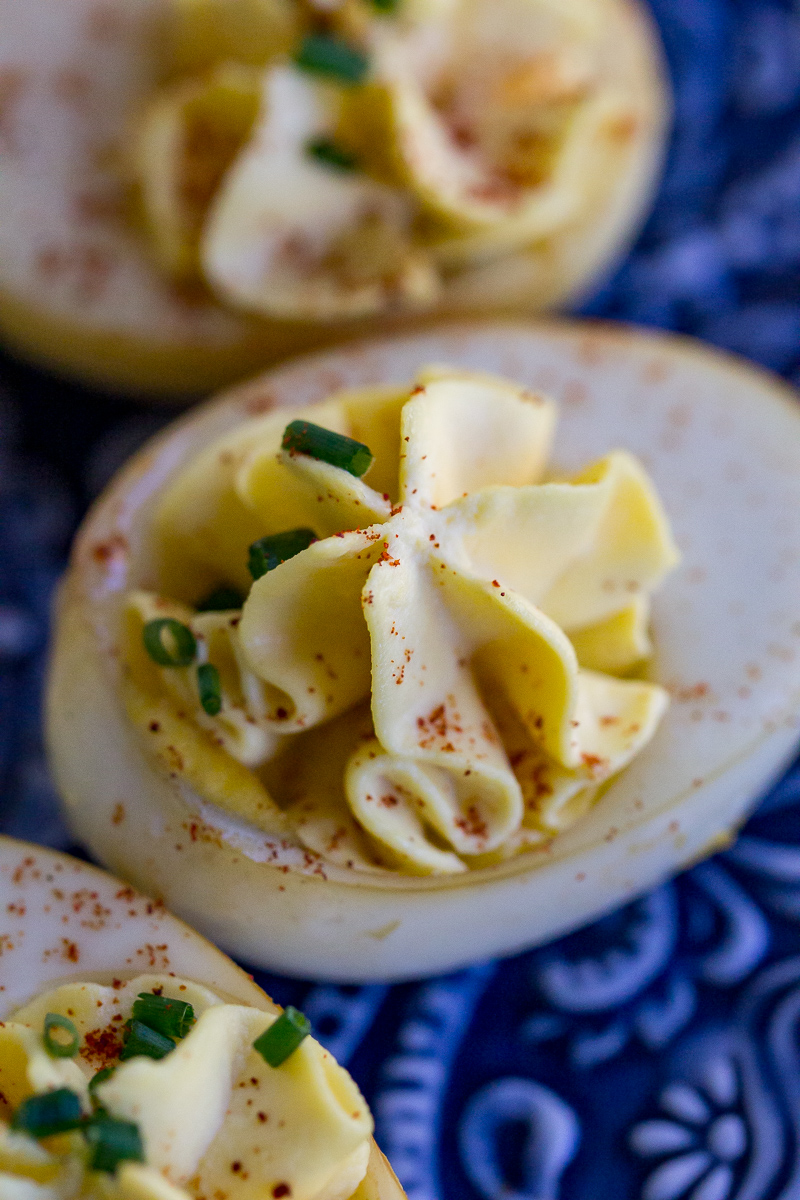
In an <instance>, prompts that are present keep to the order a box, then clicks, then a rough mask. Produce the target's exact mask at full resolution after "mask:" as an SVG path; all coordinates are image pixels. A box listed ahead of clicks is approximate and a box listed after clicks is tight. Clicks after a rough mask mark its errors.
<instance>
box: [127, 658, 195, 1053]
mask: <svg viewBox="0 0 800 1200" xmlns="http://www.w3.org/2000/svg"><path fill="white" fill-rule="evenodd" d="M206 665H207V664H206ZM202 669H203V668H202V667H201V668H200V670H202ZM212 669H215V668H212ZM133 1018H134V1020H135V1021H141V1022H142V1023H143V1024H144V1025H149V1027H150V1028H151V1029H154V1030H155V1031H156V1033H163V1035H164V1037H168V1038H182V1037H186V1034H187V1033H188V1032H189V1030H190V1029H191V1028H192V1026H193V1025H194V1020H195V1018H194V1008H193V1007H192V1005H191V1004H187V1003H186V1001H185V1000H172V999H170V997H169V996H156V995H155V994H154V993H153V992H139V998H138V1000H134V1002H133Z"/></svg>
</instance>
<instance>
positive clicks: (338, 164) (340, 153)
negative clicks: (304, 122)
mask: <svg viewBox="0 0 800 1200" xmlns="http://www.w3.org/2000/svg"><path fill="white" fill-rule="evenodd" d="M306 154H310V155H311V157H312V158H316V159H318V160H319V162H321V163H324V164H325V166H326V167H334V168H335V169H336V170H337V171H355V170H356V168H357V167H358V159H357V158H356V156H355V155H354V154H351V153H350V151H349V150H345V148H344V147H343V146H337V145H336V142H332V141H331V140H330V138H324V137H320V138H312V139H311V141H310V142H306Z"/></svg>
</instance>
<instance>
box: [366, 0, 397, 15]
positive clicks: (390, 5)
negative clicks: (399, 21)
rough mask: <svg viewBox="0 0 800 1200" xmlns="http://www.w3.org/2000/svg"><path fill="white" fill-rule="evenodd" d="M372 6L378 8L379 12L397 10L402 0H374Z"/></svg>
mask: <svg viewBox="0 0 800 1200" xmlns="http://www.w3.org/2000/svg"><path fill="white" fill-rule="evenodd" d="M372 7H373V8H377V10H378V12H386V13H393V12H397V10H398V8H399V7H400V0H372Z"/></svg>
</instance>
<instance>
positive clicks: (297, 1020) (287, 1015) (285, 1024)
mask: <svg viewBox="0 0 800 1200" xmlns="http://www.w3.org/2000/svg"><path fill="white" fill-rule="evenodd" d="M310 1033H311V1022H310V1021H309V1019H308V1017H307V1016H305V1014H304V1013H301V1012H299V1010H298V1009H296V1008H292V1006H291V1004H290V1005H288V1007H287V1008H286V1009H284V1011H283V1012H282V1013H281V1015H280V1016H279V1017H278V1019H277V1021H275V1022H273V1024H272V1025H270V1027H269V1029H267V1030H265V1031H264V1033H262V1034H261V1037H260V1038H257V1039H256V1041H255V1042H253V1049H254V1050H257V1051H258V1053H259V1054H260V1055H261V1057H262V1058H263V1059H264V1061H265V1062H268V1063H269V1065H270V1066H271V1067H279V1066H280V1065H281V1063H284V1062H286V1059H287V1058H288V1057H289V1056H290V1055H291V1054H294V1052H295V1050H296V1049H297V1047H298V1046H299V1045H300V1043H301V1042H302V1041H303V1038H306V1037H308V1035H309V1034H310Z"/></svg>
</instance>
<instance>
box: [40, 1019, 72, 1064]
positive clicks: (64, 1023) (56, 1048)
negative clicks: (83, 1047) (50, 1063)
mask: <svg viewBox="0 0 800 1200" xmlns="http://www.w3.org/2000/svg"><path fill="white" fill-rule="evenodd" d="M57 1029H60V1030H61V1032H62V1033H65V1034H66V1035H67V1038H68V1039H69V1040H68V1041H65V1040H64V1038H63V1037H55V1036H54V1031H55V1030H57ZM42 1040H43V1042H44V1048H45V1050H46V1051H47V1053H48V1054H49V1055H50V1057H51V1058H74V1057H75V1055H76V1054H77V1053H78V1047H79V1046H80V1044H81V1035H80V1034H79V1033H78V1030H77V1028H76V1026H75V1024H74V1022H73V1021H70V1019H69V1017H62V1016H61V1013H48V1014H47V1016H46V1017H45V1019H44V1033H43V1035H42Z"/></svg>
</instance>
